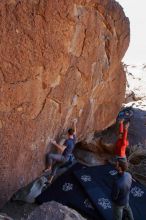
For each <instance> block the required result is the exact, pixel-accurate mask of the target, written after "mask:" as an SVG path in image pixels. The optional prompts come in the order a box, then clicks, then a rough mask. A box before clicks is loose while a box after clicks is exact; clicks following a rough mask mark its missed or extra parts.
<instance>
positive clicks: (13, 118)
mask: <svg viewBox="0 0 146 220" xmlns="http://www.w3.org/2000/svg"><path fill="white" fill-rule="evenodd" d="M0 14H1V17H0V18H1V20H0V29H1V36H0V37H1V46H0V63H1V67H0V120H2V123H1V125H0V127H1V129H0V138H1V142H0V152H1V154H0V180H1V181H0V195H1V197H0V205H1V206H2V204H3V203H4V202H5V201H6V200H7V199H9V198H10V197H11V195H12V194H13V193H15V192H16V191H17V190H18V189H19V188H21V187H23V186H24V185H26V184H27V183H28V182H31V181H32V180H33V179H35V178H36V177H37V176H38V175H40V172H41V171H42V170H43V169H44V155H45V153H46V151H48V150H50V148H51V145H50V144H49V143H50V139H54V138H57V137H59V136H60V135H61V134H62V130H63V131H66V129H67V128H68V127H70V126H71V121H72V119H74V118H78V124H77V127H78V129H77V134H78V138H79V140H83V139H85V138H86V136H87V135H88V134H90V133H92V132H94V131H95V130H96V131H101V130H103V129H105V128H106V127H109V126H110V125H111V124H112V123H113V122H114V120H115V117H116V115H117V113H118V111H119V109H120V107H121V103H122V102H123V99H124V95H125V74H124V70H123V67H122V65H121V60H122V58H123V56H124V54H125V51H126V50H127V47H128V45H129V32H130V31H129V21H128V18H126V17H125V14H124V12H123V10H122V8H121V6H120V5H119V4H118V3H117V2H115V1H113V0H103V1H101V0H93V1H89V0H84V1H83V0H70V1H67V0H65V1H56V0H49V1H44V0H34V1H32V0H20V1H15V0H13V1H12V0H11V1H10V0H5V1H0ZM97 27H98V28H97ZM47 147H48V148H47Z"/></svg>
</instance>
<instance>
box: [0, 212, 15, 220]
mask: <svg viewBox="0 0 146 220" xmlns="http://www.w3.org/2000/svg"><path fill="white" fill-rule="evenodd" d="M0 220H13V219H12V218H10V217H9V216H7V215H6V214H4V213H0Z"/></svg>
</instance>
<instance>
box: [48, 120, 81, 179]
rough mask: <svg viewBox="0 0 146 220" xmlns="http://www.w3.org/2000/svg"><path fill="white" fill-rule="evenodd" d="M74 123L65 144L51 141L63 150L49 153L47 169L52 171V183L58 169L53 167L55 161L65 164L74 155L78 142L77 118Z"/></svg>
mask: <svg viewBox="0 0 146 220" xmlns="http://www.w3.org/2000/svg"><path fill="white" fill-rule="evenodd" d="M73 123H74V124H73V125H74V126H73V128H70V129H68V133H67V135H68V138H67V139H66V141H65V143H64V144H63V145H59V144H57V143H56V141H51V143H52V144H54V145H55V146H56V147H57V148H58V149H59V150H60V151H61V153H56V154H55V153H49V154H48V155H47V169H46V170H45V171H50V172H51V178H50V179H49V182H50V183H51V182H52V179H53V177H54V175H55V170H56V169H57V166H55V167H54V168H53V169H52V166H53V163H58V164H64V163H65V162H68V161H69V160H70V158H71V157H72V152H73V150H74V146H75V143H76V123H77V120H74V121H73Z"/></svg>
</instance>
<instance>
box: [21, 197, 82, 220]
mask: <svg viewBox="0 0 146 220" xmlns="http://www.w3.org/2000/svg"><path fill="white" fill-rule="evenodd" d="M34 219H35V220H44V219H46V220H50V219H53V220H85V218H83V217H82V216H81V215H80V214H79V213H77V212H76V211H75V210H73V209H71V208H68V207H67V206H63V205H61V204H60V203H57V202H54V201H53V202H48V203H44V204H43V205H41V206H39V207H38V208H36V209H35V210H34V211H33V212H32V213H31V214H30V215H29V216H28V218H27V220H34ZM23 220H24V219H23Z"/></svg>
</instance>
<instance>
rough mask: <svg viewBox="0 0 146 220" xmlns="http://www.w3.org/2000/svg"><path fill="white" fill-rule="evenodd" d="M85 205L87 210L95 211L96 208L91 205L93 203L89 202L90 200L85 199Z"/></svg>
mask: <svg viewBox="0 0 146 220" xmlns="http://www.w3.org/2000/svg"><path fill="white" fill-rule="evenodd" d="M84 205H85V207H86V208H89V209H94V207H93V206H92V204H91V202H90V201H89V199H85V201H84Z"/></svg>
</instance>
